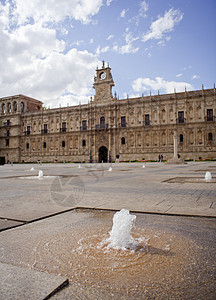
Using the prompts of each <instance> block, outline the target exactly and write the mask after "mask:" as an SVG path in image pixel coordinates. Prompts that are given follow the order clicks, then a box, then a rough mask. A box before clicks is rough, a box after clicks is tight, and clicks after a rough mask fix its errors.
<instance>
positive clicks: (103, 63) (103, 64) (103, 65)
mask: <svg viewBox="0 0 216 300" xmlns="http://www.w3.org/2000/svg"><path fill="white" fill-rule="evenodd" d="M102 68H103V69H104V68H105V61H104V60H102Z"/></svg>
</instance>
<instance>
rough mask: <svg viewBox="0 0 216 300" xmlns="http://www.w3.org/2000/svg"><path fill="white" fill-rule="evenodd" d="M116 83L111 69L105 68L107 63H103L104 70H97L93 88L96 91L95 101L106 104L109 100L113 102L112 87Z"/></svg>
mask: <svg viewBox="0 0 216 300" xmlns="http://www.w3.org/2000/svg"><path fill="white" fill-rule="evenodd" d="M114 85H115V84H114V81H113V78H112V74H111V68H110V67H109V65H107V66H106V67H105V62H104V61H103V62H102V68H101V69H97V70H96V76H95V78H94V84H93V88H94V89H95V96H94V101H96V102H104V101H107V100H113V95H112V87H113V86H114Z"/></svg>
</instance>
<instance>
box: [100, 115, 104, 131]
mask: <svg viewBox="0 0 216 300" xmlns="http://www.w3.org/2000/svg"><path fill="white" fill-rule="evenodd" d="M100 128H105V117H101V118H100Z"/></svg>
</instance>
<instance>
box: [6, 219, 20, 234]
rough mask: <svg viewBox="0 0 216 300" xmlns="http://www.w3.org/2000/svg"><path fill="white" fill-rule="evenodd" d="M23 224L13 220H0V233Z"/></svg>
mask: <svg viewBox="0 0 216 300" xmlns="http://www.w3.org/2000/svg"><path fill="white" fill-rule="evenodd" d="M22 224H23V222H18V221H13V220H7V219H0V231H2V230H4V229H6V228H12V227H16V226H19V225H22Z"/></svg>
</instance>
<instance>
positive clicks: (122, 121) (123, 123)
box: [121, 116, 126, 127]
mask: <svg viewBox="0 0 216 300" xmlns="http://www.w3.org/2000/svg"><path fill="white" fill-rule="evenodd" d="M121 127H126V117H125V116H123V117H121Z"/></svg>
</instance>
